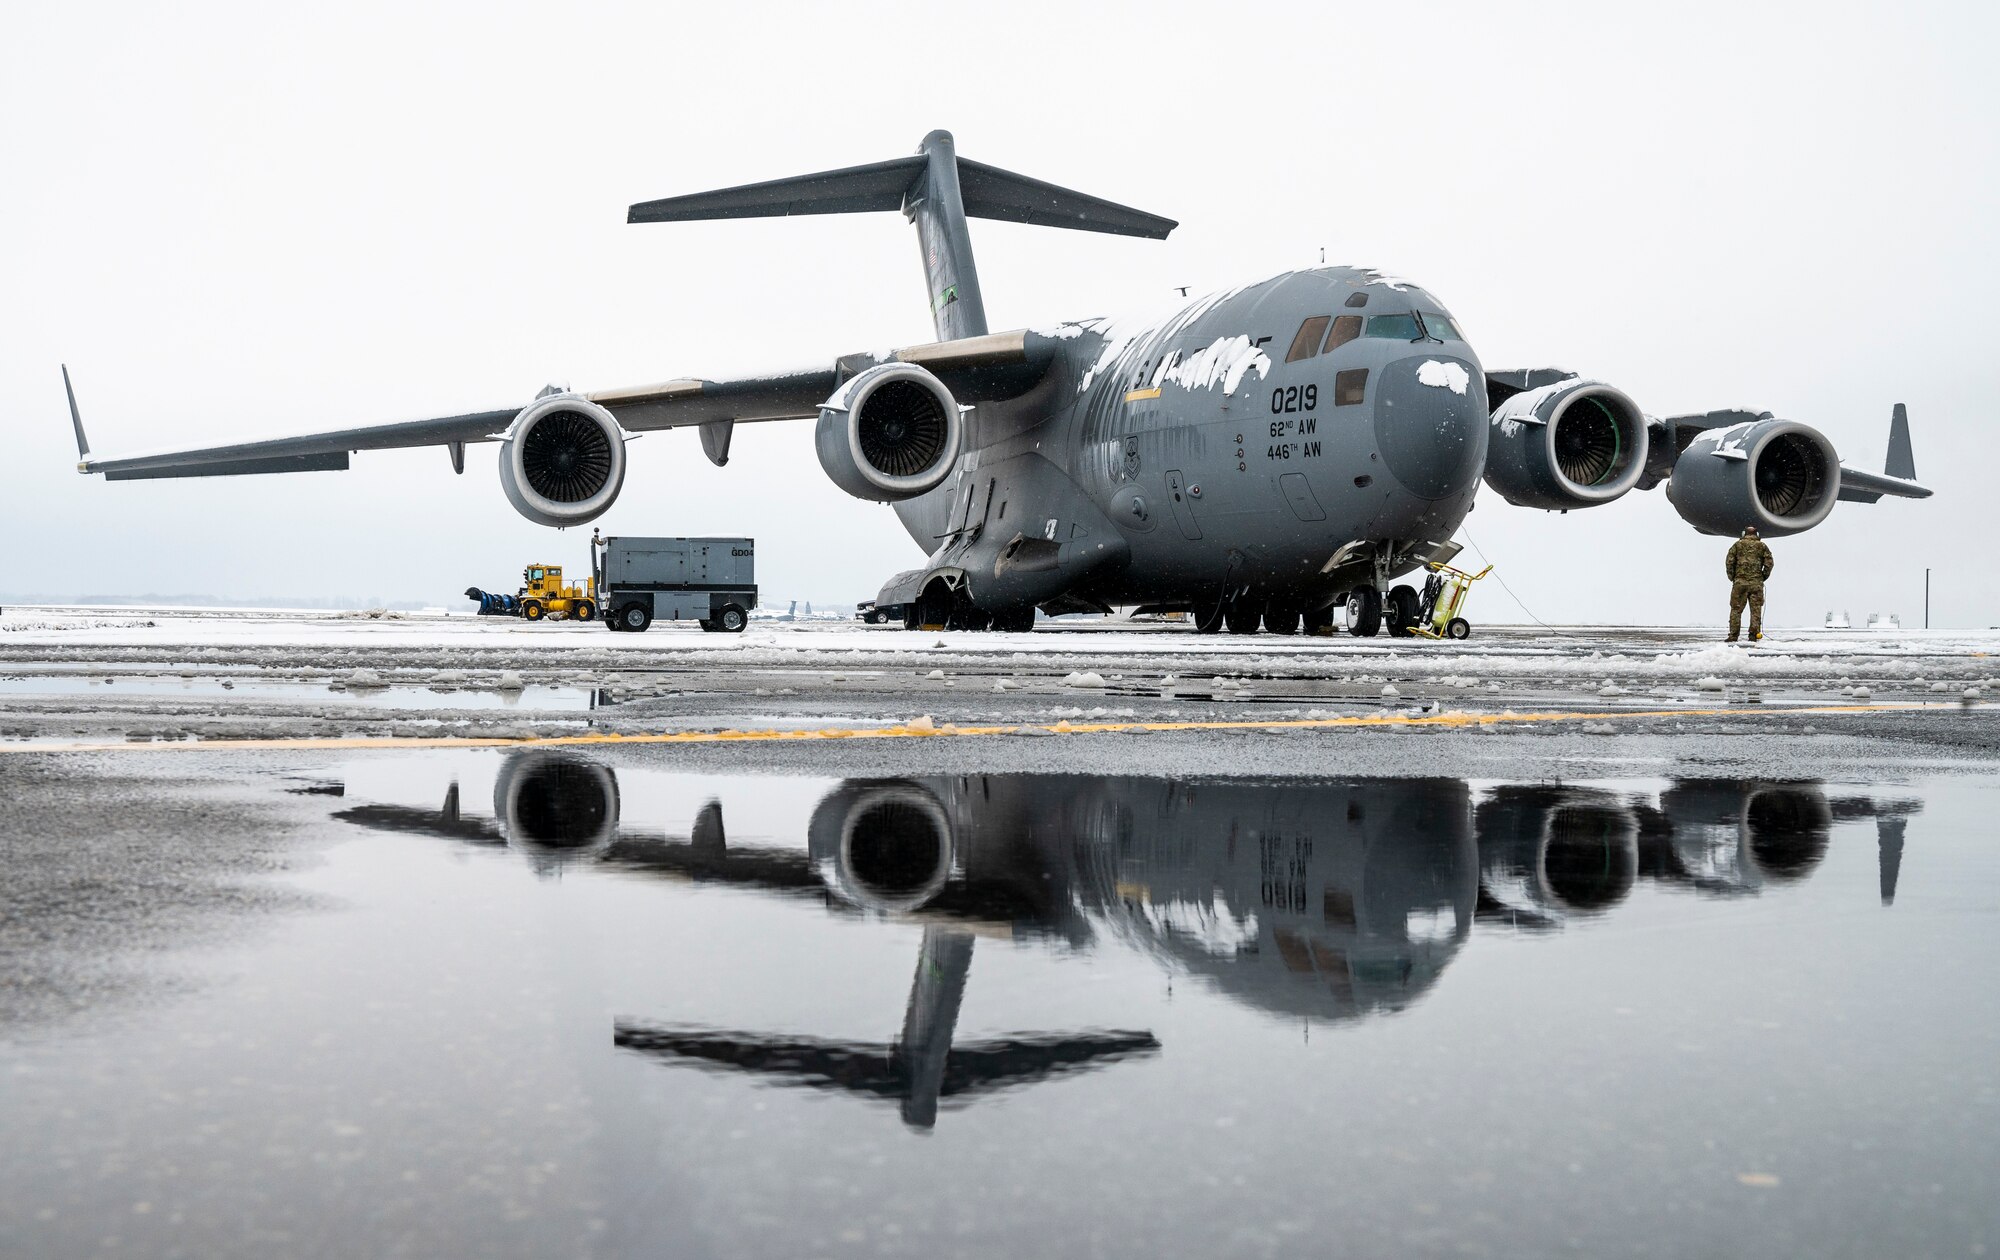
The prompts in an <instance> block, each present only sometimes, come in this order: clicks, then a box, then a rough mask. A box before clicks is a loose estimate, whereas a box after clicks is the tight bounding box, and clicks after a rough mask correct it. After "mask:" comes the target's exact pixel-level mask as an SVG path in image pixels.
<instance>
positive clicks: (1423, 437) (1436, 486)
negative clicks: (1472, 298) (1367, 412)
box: [1375, 354, 1487, 499]
mask: <svg viewBox="0 0 2000 1260" xmlns="http://www.w3.org/2000/svg"><path fill="white" fill-rule="evenodd" d="M1486 431H1487V406H1486V374H1485V373H1483V372H1481V371H1480V370H1479V365H1478V364H1477V363H1475V362H1471V361H1468V360H1466V359H1461V358H1458V357H1457V356H1455V355H1449V354H1432V355H1412V356H1410V357H1409V358H1405V359H1398V360H1396V361H1395V362H1393V363H1391V364H1389V365H1388V366H1387V367H1385V368H1383V369H1382V380H1381V383H1380V384H1379V385H1377V386H1376V388H1375V446H1376V449H1377V450H1378V451H1380V452H1381V454H1382V462H1383V463H1384V464H1386V465H1387V466H1388V469H1389V472H1390V474H1391V475H1392V476H1394V477H1395V478H1396V480H1397V481H1399V482H1401V483H1402V485H1403V487H1404V488H1405V489H1407V490H1409V491H1410V493H1412V494H1414V495H1416V496H1417V497H1419V498H1423V499H1448V498H1450V497H1452V496H1453V495H1455V494H1458V493H1459V492H1460V491H1462V490H1464V489H1465V488H1466V487H1467V486H1470V485H1471V484H1472V483H1473V481H1474V480H1475V479H1477V478H1478V476H1479V474H1480V471H1481V470H1482V469H1483V468H1484V467H1485V466H1486Z"/></svg>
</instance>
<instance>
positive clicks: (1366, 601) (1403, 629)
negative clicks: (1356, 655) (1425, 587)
mask: <svg viewBox="0 0 2000 1260" xmlns="http://www.w3.org/2000/svg"><path fill="white" fill-rule="evenodd" d="M1417 605H1418V600H1417V592H1416V588H1414V587H1410V586H1395V587H1391V588H1390V589H1389V594H1388V595H1387V597H1384V596H1383V594H1382V592H1381V591H1379V590H1377V589H1375V588H1374V587H1372V586H1357V587H1355V588H1354V589H1353V590H1351V591H1349V592H1347V633H1349V634H1351V635H1355V636H1357V637H1359V638H1363V639H1372V638H1374V637H1375V636H1376V635H1378V634H1380V633H1381V632H1382V630H1383V628H1384V627H1387V629H1388V631H1389V636H1390V637H1391V638H1395V639H1407V638H1409V637H1410V636H1411V635H1413V634H1415V633H1416V632H1417V616H1418V607H1417Z"/></svg>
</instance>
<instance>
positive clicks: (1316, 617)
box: [1303, 604, 1334, 634]
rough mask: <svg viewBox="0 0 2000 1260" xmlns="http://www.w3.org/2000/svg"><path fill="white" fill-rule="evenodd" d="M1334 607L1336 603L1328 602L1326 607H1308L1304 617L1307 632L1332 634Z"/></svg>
mask: <svg viewBox="0 0 2000 1260" xmlns="http://www.w3.org/2000/svg"><path fill="white" fill-rule="evenodd" d="M1333 609H1334V605H1332V604H1328V605H1327V606H1326V607H1324V608H1308V609H1307V610H1306V613H1305V616H1304V618H1303V622H1304V625H1305V632H1306V633H1307V634H1332V633H1333Z"/></svg>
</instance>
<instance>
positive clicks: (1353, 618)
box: [1347, 586, 1382, 639]
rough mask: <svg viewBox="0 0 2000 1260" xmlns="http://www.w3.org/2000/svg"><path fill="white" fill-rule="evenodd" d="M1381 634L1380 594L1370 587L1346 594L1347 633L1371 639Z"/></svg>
mask: <svg viewBox="0 0 2000 1260" xmlns="http://www.w3.org/2000/svg"><path fill="white" fill-rule="evenodd" d="M1381 632H1382V593H1381V592H1380V591H1378V590H1376V589H1375V588H1374V587H1372V586H1357V587H1355V588H1354V589H1353V590H1351V591H1349V592H1347V633H1349V634H1351V635H1353V636H1355V637H1356V638H1359V639H1372V638H1374V637H1375V636H1376V635H1378V634H1380V633H1381Z"/></svg>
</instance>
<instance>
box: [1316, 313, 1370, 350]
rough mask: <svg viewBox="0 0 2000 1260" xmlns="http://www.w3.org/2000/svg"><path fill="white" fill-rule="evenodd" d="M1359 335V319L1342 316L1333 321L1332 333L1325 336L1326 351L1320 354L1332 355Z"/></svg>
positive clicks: (1356, 316) (1351, 316)
mask: <svg viewBox="0 0 2000 1260" xmlns="http://www.w3.org/2000/svg"><path fill="white" fill-rule="evenodd" d="M1360 335H1361V317H1360V316H1359V315H1342V316H1341V317H1340V318H1339V319H1336V320H1334V321H1333V331H1332V332H1330V333H1328V334H1327V335H1326V349H1325V350H1323V351H1321V352H1320V353H1322V354H1332V353H1333V352H1334V351H1336V350H1338V349H1340V348H1341V347H1342V346H1344V345H1346V344H1347V343H1348V342H1350V341H1352V340H1354V339H1355V338H1356V337H1359V336H1360Z"/></svg>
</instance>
